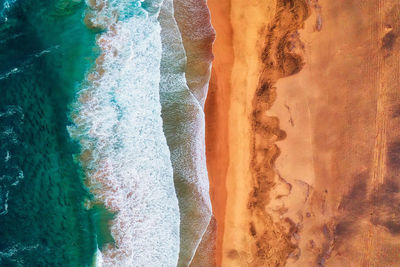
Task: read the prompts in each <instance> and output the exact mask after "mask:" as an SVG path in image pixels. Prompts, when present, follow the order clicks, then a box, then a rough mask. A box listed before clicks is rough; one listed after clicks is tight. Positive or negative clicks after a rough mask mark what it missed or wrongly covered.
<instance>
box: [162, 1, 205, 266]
mask: <svg viewBox="0 0 400 267" xmlns="http://www.w3.org/2000/svg"><path fill="white" fill-rule="evenodd" d="M173 12H174V11H173V2H172V0H165V1H164V4H163V7H162V9H161V13H160V16H159V21H160V24H161V28H162V30H161V38H162V45H163V50H162V51H163V53H162V60H161V81H160V94H161V103H162V107H163V120H164V132H165V135H166V137H167V142H168V146H169V148H170V151H171V160H172V164H173V168H174V180H175V187H176V190H177V195H178V199H179V204H180V205H179V206H180V212H181V250H180V254H179V264H178V266H189V264H190V262H191V261H192V259H193V257H194V255H195V253H196V249H197V248H198V246H199V244H200V242H201V240H202V237H203V235H204V233H205V231H206V229H207V226H208V224H209V222H210V218H211V213H212V211H211V209H212V208H211V202H210V196H209V183H208V175H207V167H206V160H205V121H204V112H203V109H202V106H201V104H200V103H199V101H198V100H197V98H196V97H195V96H194V95H193V93H192V92H191V91H190V90H189V88H188V86H187V83H186V79H185V72H184V71H185V67H186V55H185V50H184V47H183V43H182V38H181V34H180V32H179V29H178V26H177V24H176V21H175V19H174V14H173ZM205 87H207V86H206V85H205Z"/></svg>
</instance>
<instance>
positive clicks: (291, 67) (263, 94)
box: [205, 0, 400, 267]
mask: <svg viewBox="0 0 400 267" xmlns="http://www.w3.org/2000/svg"><path fill="white" fill-rule="evenodd" d="M208 5H209V8H210V11H211V19H212V24H213V26H214V28H215V30H216V32H217V38H216V41H215V43H214V47H213V53H214V56H215V59H214V62H213V70H212V76H211V82H210V87H209V94H208V98H207V102H206V106H205V112H206V149H207V150H206V152H207V166H208V171H209V179H210V182H211V184H210V193H211V200H212V204H213V212H214V215H215V218H216V221H217V239H216V266H229V267H231V266H286V265H287V266H397V264H398V262H399V260H400V253H399V251H400V242H399V237H400V236H399V234H400V223H399V222H400V210H399V209H400V208H399V206H400V198H399V197H400V196H399V192H400V191H399V190H400V187H399V186H400V184H399V183H400V180H399V177H398V175H399V171H400V138H399V137H398V135H399V134H398V133H397V129H398V128H399V125H398V124H399V122H400V121H399V118H400V111H399V110H400V103H399V102H400V90H399V88H398V84H399V51H398V50H399V45H398V41H397V36H398V34H399V31H400V28H399V27H400V24H399V20H400V17H399V14H400V5H399V4H398V3H397V2H396V1H383V0H371V1H344V0H339V1H328V0H319V1H317V0H314V1H306V0H292V1H284V0H275V1H250V2H245V1H239V0H237V1H235V0H231V1H217V0H209V2H208Z"/></svg>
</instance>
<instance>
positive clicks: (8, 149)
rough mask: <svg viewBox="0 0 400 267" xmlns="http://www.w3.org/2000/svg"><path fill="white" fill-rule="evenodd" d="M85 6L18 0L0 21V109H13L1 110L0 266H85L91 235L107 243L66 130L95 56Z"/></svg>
mask: <svg viewBox="0 0 400 267" xmlns="http://www.w3.org/2000/svg"><path fill="white" fill-rule="evenodd" d="M3 3H4V1H1V0H0V6H2V5H3ZM84 10H85V4H84V3H83V2H79V1H72V0H69V1H68V0H63V1H62V0H60V1H56V0H53V1H50V0H45V1H43V0H41V1H31V0H25V1H24V0H17V2H16V3H14V4H13V6H12V8H11V9H10V10H9V12H8V13H7V17H8V20H7V21H6V22H4V21H2V22H1V23H0V63H1V64H0V77H1V79H0V94H1V95H0V114H1V113H3V114H5V113H7V111H10V110H15V109H18V112H14V113H13V114H11V113H12V112H11V113H10V112H9V114H11V115H3V116H0V130H1V131H3V133H2V135H1V136H0V139H1V140H0V142H1V146H0V177H1V178H0V199H2V200H1V201H0V204H3V207H2V209H1V207H0V213H1V211H2V212H3V214H2V215H0V266H90V265H91V264H92V262H93V257H94V255H95V252H96V249H97V242H96V241H98V242H99V243H100V245H102V244H103V243H104V242H109V241H110V237H109V236H107V234H105V235H103V236H102V237H99V238H97V237H96V236H97V234H96V233H97V232H98V233H105V232H107V231H106V230H104V229H103V228H104V225H105V224H106V223H107V221H108V220H109V219H110V218H111V217H110V216H109V215H104V214H105V212H104V210H102V209H101V208H94V209H91V210H87V209H85V207H84V202H85V200H86V199H88V198H90V194H89V193H88V191H87V190H86V189H85V187H84V185H83V178H82V173H81V169H80V167H79V166H78V164H77V163H76V162H75V161H74V160H73V154H76V153H78V152H79V147H78V145H77V144H76V143H73V142H72V141H71V139H70V137H69V136H68V133H67V130H66V126H67V125H68V124H69V123H70V122H69V120H68V117H67V115H68V114H69V110H68V108H69V105H70V103H72V102H73V100H74V96H75V95H76V92H77V90H79V87H80V85H81V82H82V81H83V80H84V77H85V73H86V72H87V71H88V69H89V68H90V67H91V66H92V64H93V62H94V59H95V57H96V51H95V49H94V47H95V33H93V32H90V31H89V30H88V29H87V28H86V27H85V25H84V24H83V16H84ZM7 131H8V132H7ZM10 132H12V133H11V134H10ZM12 137H15V138H14V140H13V138H12ZM21 173H22V174H23V178H22V177H21ZM6 197H7V199H6ZM5 201H7V202H5ZM5 203H6V205H7V207H6V210H5Z"/></svg>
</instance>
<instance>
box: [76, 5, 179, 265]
mask: <svg viewBox="0 0 400 267" xmlns="http://www.w3.org/2000/svg"><path fill="white" fill-rule="evenodd" d="M134 2H140V1H119V2H117V1H109V2H107V5H106V6H105V7H104V8H103V9H102V10H100V11H98V16H96V17H94V18H93V20H96V22H97V23H102V24H103V25H107V29H108V30H107V31H106V32H105V33H103V34H101V36H100V37H99V38H98V45H99V47H100V48H101V52H102V54H101V56H100V57H99V60H98V65H97V68H96V70H95V71H94V72H93V73H91V74H90V75H88V80H89V82H88V85H87V86H86V87H85V88H84V89H83V90H82V91H81V92H80V97H79V101H78V102H77V105H76V106H75V107H74V114H73V115H72V117H73V119H74V121H75V126H74V127H69V131H70V134H71V135H72V136H73V137H74V138H77V139H78V140H80V143H81V145H82V151H83V153H82V157H81V159H82V160H83V162H82V164H83V165H84V166H86V168H85V170H86V173H87V178H88V180H89V182H90V184H91V189H92V192H94V194H95V196H96V197H97V199H99V200H101V201H104V203H105V205H106V206H107V207H108V208H109V209H111V210H113V211H115V212H116V217H115V219H114V220H113V221H112V225H111V233H112V235H113V237H114V239H115V246H109V247H107V248H104V249H103V251H102V255H101V258H102V262H103V263H102V265H103V266H176V264H177V261H178V253H179V222H180V219H179V209H178V202H177V198H176V193H175V188H174V184H173V177H172V166H171V161H170V155H169V150H168V147H167V143H166V140H165V137H164V134H163V128H162V120H161V117H160V114H161V105H160V99H159V80H160V60H161V40H160V26H159V23H158V21H157V15H158V13H157V9H158V8H159V6H160V4H161V2H160V1H153V2H150V1H147V3H148V4H149V6H148V7H147V10H144V9H142V8H137V5H132V4H133V3H134ZM116 3H118V4H116ZM114 4H115V5H114ZM108 9H109V10H108ZM115 12H118V13H119V14H120V16H117V17H119V19H118V20H115V21H112V20H109V19H105V18H106V17H107V18H109V14H115ZM104 14H107V16H105V15H104ZM121 14H123V15H121ZM143 14H147V15H143ZM86 152H87V153H86ZM88 154H90V156H87V155H88ZM84 155H86V157H84Z"/></svg>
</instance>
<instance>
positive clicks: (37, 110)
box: [0, 0, 211, 266]
mask: <svg viewBox="0 0 400 267" xmlns="http://www.w3.org/2000/svg"><path fill="white" fill-rule="evenodd" d="M160 11H161V15H160ZM173 16H174V15H173V4H172V1H169V0H168V1H165V2H164V5H163V1H162V0H140V1H139V0H129V1H128V0H118V1H117V0H108V1H105V0H104V1H100V0H97V1H96V0H87V1H81V0H45V1H31V0H7V1H4V0H0V62H1V64H0V93H1V96H0V142H1V143H0V266H177V265H178V262H179V264H180V266H183V265H185V264H188V263H189V262H190V261H191V260H192V258H193V257H194V254H195V251H196V249H197V247H198V246H199V244H200V242H201V239H202V237H203V234H204V232H205V230H206V228H207V226H208V223H209V221H210V217H211V203H210V200H209V195H208V177H207V170H206V166H205V147H204V112H203V107H202V103H200V102H199V101H198V100H197V99H196V97H195V96H194V95H193V94H192V93H191V91H190V90H189V88H188V86H187V84H186V83H187V82H186V79H185V67H186V55H185V51H184V48H183V44H182V38H181V36H180V32H179V29H178V27H177V24H176V22H175V20H174V17H173Z"/></svg>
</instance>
